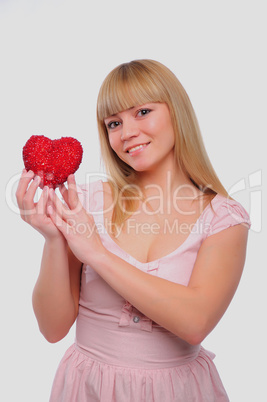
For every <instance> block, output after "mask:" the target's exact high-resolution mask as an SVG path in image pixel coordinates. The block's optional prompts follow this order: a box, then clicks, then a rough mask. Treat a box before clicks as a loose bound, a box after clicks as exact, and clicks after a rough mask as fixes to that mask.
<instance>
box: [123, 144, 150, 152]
mask: <svg viewBox="0 0 267 402" xmlns="http://www.w3.org/2000/svg"><path fill="white" fill-rule="evenodd" d="M149 144H150V142H148V143H146V144H141V145H137V146H136V147H133V148H130V149H128V151H127V152H128V154H131V153H133V152H135V151H137V150H139V149H142V148H145V147H147V146H148V145H149Z"/></svg>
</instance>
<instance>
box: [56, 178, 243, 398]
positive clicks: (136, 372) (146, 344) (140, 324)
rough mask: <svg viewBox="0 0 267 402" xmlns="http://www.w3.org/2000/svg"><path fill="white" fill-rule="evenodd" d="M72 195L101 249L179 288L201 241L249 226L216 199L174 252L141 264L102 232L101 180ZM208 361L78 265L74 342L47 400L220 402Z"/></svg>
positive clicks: (233, 207) (236, 207)
mask: <svg viewBox="0 0 267 402" xmlns="http://www.w3.org/2000/svg"><path fill="white" fill-rule="evenodd" d="M80 197H81V198H82V201H83V205H84V207H85V208H86V209H87V211H89V212H90V213H91V214H93V216H94V219H95V223H96V225H97V228H98V231H99V234H100V236H101V239H102V242H103V244H104V246H105V247H106V248H107V249H108V250H110V251H111V252H112V253H114V254H116V255H118V256H119V257H120V258H122V259H124V260H125V261H128V262H129V263H130V264H132V265H134V266H135V267H137V268H138V269H140V270H142V271H144V272H147V273H149V274H150V275H156V276H158V277H161V278H165V279H167V280H170V281H172V282H176V283H179V284H182V285H185V286H186V285H187V284H188V282H189V279H190V275H191V273H192V270H193V267H194V262H195V260H196V257H197V253H198V250H199V247H200V245H201V243H202V242H203V240H204V239H205V238H206V237H207V236H210V235H212V234H214V233H217V232H219V231H221V230H223V229H226V228H228V227H229V226H233V225H236V224H240V223H247V224H248V225H250V221H249V216H248V214H247V212H246V211H245V210H244V208H243V207H242V206H241V205H240V204H239V203H238V202H236V201H232V200H228V199H226V198H225V197H223V196H221V195H216V196H215V197H214V199H213V200H212V207H213V208H211V207H210V205H208V206H207V207H206V209H205V210H204V211H203V213H202V214H201V216H200V217H199V219H198V220H197V222H196V223H195V225H194V227H193V229H192V231H191V233H190V235H189V237H188V238H187V239H186V240H185V242H184V243H183V244H182V245H181V246H179V247H178V248H177V249H176V250H175V251H173V252H172V253H170V254H168V255H166V256H164V257H163V258H159V259H157V260H155V261H152V262H148V263H141V262H140V261H137V260H136V259H135V258H134V257H132V256H131V255H129V254H127V253H126V252H125V251H124V250H122V249H121V248H120V247H119V246H118V245H117V243H115V242H114V240H112V238H111V237H110V236H109V235H108V233H107V232H106V230H105V227H104V219H103V184H102V181H101V180H99V181H96V182H94V183H91V184H90V185H87V186H84V187H80ZM214 357H215V355H214V354H213V353H211V352H208V351H207V350H205V349H204V348H203V347H202V346H201V345H194V346H193V345H190V344H188V343H187V342H185V341H184V340H182V339H180V338H179V337H177V336H176V335H174V334H172V333H171V332H169V331H167V330H166V329H164V328H162V327H160V326H159V325H157V324H156V323H154V322H152V321H151V320H150V319H149V318H148V317H145V316H144V315H143V314H142V313H140V312H139V311H138V310H136V309H135V308H134V307H133V306H132V305H131V304H129V303H128V302H127V301H126V300H124V299H123V298H122V297H121V296H120V295H119V294H118V293H116V292H115V291H114V290H113V289H112V288H111V287H110V286H109V285H107V283H106V282H105V281H104V280H103V279H102V278H101V277H100V276H99V275H98V274H97V273H96V272H95V271H94V270H93V269H92V268H90V266H83V269H82V281H81V293H80V306H79V314H78V317H77V323H76V339H75V343H74V344H73V345H72V346H71V347H70V348H69V349H68V350H67V352H66V353H65V355H64V357H63V359H62V361H61V363H60V365H59V367H58V370H57V373H56V376H55V379H54V383H53V387H52V392H51V397H50V402H178V401H179V402H226V401H229V399H228V397H227V394H226V392H225V389H224V387H223V385H222V382H221V380H220V377H219V375H218V372H217V370H216V367H215V365H214V363H213V359H214Z"/></svg>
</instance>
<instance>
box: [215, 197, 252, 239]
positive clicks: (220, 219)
mask: <svg viewBox="0 0 267 402" xmlns="http://www.w3.org/2000/svg"><path fill="white" fill-rule="evenodd" d="M239 224H244V225H246V226H247V227H248V228H250V226H251V222H250V218H249V215H248V213H247V211H246V210H245V209H244V208H243V207H242V205H241V204H240V203H239V202H237V201H235V200H232V199H228V198H225V199H224V201H223V202H222V203H221V204H220V205H219V207H218V208H215V209H214V216H213V219H212V220H211V222H210V230H209V233H208V236H211V235H213V234H216V233H219V232H220V231H222V230H224V229H227V228H229V227H231V226H235V225H239Z"/></svg>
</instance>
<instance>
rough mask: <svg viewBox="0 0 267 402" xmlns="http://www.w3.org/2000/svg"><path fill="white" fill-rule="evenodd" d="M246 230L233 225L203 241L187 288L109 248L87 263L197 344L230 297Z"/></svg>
mask: <svg viewBox="0 0 267 402" xmlns="http://www.w3.org/2000/svg"><path fill="white" fill-rule="evenodd" d="M247 232H248V230H247V228H246V227H245V226H243V225H237V226H234V227H231V228H228V229H226V230H223V231H222V232H220V233H218V234H215V235H213V236H211V237H209V238H208V239H206V240H205V241H204V242H203V244H202V246H201V248H200V250H199V253H198V257H197V260H196V263H195V266H194V269H193V273H192V276H191V279H190V282H189V285H188V286H183V285H179V284H176V283H173V282H170V281H167V280H165V279H162V278H158V277H155V276H152V275H150V274H147V273H144V272H142V271H140V270H139V269H137V268H135V267H133V266H132V265H130V264H129V263H127V262H125V261H124V260H122V259H121V258H119V257H117V256H116V255H114V254H112V253H110V252H108V251H107V252H106V253H104V254H102V255H99V256H95V257H94V259H91V260H90V265H91V267H92V268H93V269H94V270H95V271H96V272H97V273H98V274H99V275H100V276H101V277H102V278H103V279H104V280H105V281H106V282H107V283H108V284H109V285H110V286H111V287H112V288H113V289H114V290H115V291H116V292H118V293H119V294H120V295H121V296H122V297H124V298H125V299H126V300H128V301H129V303H131V304H132V305H133V306H135V307H136V308H137V309H138V310H139V311H141V312H142V313H143V314H144V315H146V316H147V317H149V318H150V319H152V320H153V321H155V322H156V323H158V324H159V325H161V326H162V327H164V328H166V329H167V330H169V331H170V332H173V333H174V334H176V335H177V336H179V337H180V338H182V339H184V340H185V341H187V342H188V343H190V344H199V343H201V342H202V340H203V339H204V338H205V337H206V336H207V335H208V334H209V333H210V331H211V330H212V329H213V328H214V327H215V326H216V324H217V323H218V322H219V320H220V319H221V317H222V316H223V314H224V312H225V310H226V309H227V307H228V305H229V303H230V301H231V299H232V298H233V296H234V293H235V291H236V288H237V286H238V283H239V280H240V277H241V274H242V270H243V266H244V262H245V253H246V243H247ZM177 269H179V267H177Z"/></svg>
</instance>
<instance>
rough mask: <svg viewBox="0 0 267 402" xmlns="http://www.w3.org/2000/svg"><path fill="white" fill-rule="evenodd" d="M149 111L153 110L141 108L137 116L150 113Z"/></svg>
mask: <svg viewBox="0 0 267 402" xmlns="http://www.w3.org/2000/svg"><path fill="white" fill-rule="evenodd" d="M149 112H151V110H150V109H140V110H138V112H137V116H145V115H146V114H148V113H149Z"/></svg>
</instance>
